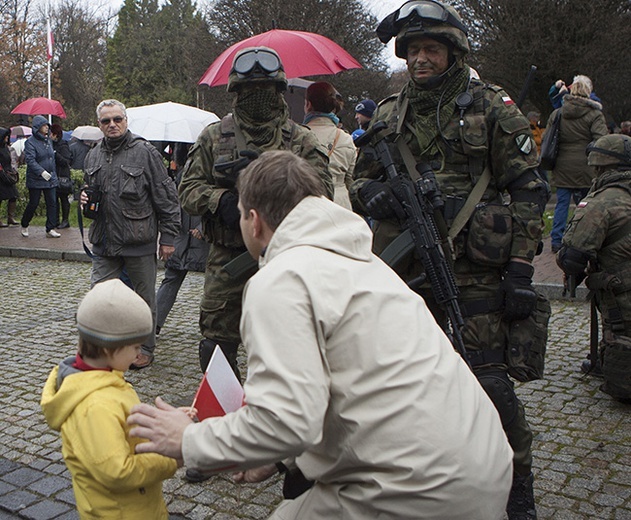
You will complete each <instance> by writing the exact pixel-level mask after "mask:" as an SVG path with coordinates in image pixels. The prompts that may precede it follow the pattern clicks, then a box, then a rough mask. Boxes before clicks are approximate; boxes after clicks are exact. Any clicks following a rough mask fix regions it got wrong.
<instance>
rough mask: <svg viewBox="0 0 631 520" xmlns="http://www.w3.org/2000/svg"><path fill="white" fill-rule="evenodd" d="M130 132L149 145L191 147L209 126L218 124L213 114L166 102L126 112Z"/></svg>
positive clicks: (217, 119) (130, 109)
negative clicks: (143, 139)
mask: <svg viewBox="0 0 631 520" xmlns="http://www.w3.org/2000/svg"><path fill="white" fill-rule="evenodd" d="M127 121H128V123H129V129H130V130H131V131H132V132H133V133H134V134H138V135H139V136H141V137H144V138H145V139H147V140H148V141H165V142H170V143H194V142H195V141H196V140H197V136H198V135H199V134H200V133H201V131H202V130H203V129H204V128H206V126H208V125H209V124H210V123H214V122H215V121H219V118H218V117H217V116H216V115H215V114H213V113H212V112H206V111H205V110H201V109H199V108H195V107H191V106H188V105H181V104H180V103H173V102H171V101H168V102H166V103H157V104H155V105H145V106H142V107H134V108H128V109H127Z"/></svg>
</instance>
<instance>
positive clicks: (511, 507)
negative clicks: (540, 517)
mask: <svg viewBox="0 0 631 520" xmlns="http://www.w3.org/2000/svg"><path fill="white" fill-rule="evenodd" d="M533 480H534V477H533V475H532V473H530V474H529V475H527V476H523V475H515V476H514V477H513V487H511V490H510V495H509V496H508V505H507V506H506V514H507V515H508V520H537V510H536V509H535V494H534V491H533V489H532V483H533Z"/></svg>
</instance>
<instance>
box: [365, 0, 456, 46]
mask: <svg viewBox="0 0 631 520" xmlns="http://www.w3.org/2000/svg"><path fill="white" fill-rule="evenodd" d="M414 20H422V21H425V22H430V23H437V24H438V23H446V24H449V25H451V26H453V27H456V28H458V29H460V30H461V31H462V32H463V33H465V34H467V28H466V27H465V26H464V24H463V23H462V22H461V21H460V20H459V19H458V18H457V17H455V16H454V15H453V14H452V13H450V12H449V11H448V10H447V9H446V8H445V6H444V5H442V4H440V3H438V2H434V1H433V0H411V1H410V2H406V3H405V4H403V5H402V6H401V7H400V8H399V9H398V10H397V11H395V12H394V13H392V14H390V15H388V16H387V17H386V18H384V20H382V22H381V23H380V24H379V27H378V28H377V36H378V37H379V39H380V40H381V41H382V42H383V43H388V41H390V39H391V38H394V37H395V36H396V35H397V34H398V32H399V30H401V28H402V27H404V26H405V25H407V24H408V23H410V22H413V21H414Z"/></svg>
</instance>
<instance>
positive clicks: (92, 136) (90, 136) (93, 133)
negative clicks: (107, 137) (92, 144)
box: [72, 125, 103, 141]
mask: <svg viewBox="0 0 631 520" xmlns="http://www.w3.org/2000/svg"><path fill="white" fill-rule="evenodd" d="M72 137H76V138H77V139H81V140H82V141H98V140H99V139H103V132H101V129H100V128H97V127H96V126H89V125H86V126H78V127H77V128H75V129H74V130H73V131H72Z"/></svg>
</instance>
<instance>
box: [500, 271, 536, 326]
mask: <svg viewBox="0 0 631 520" xmlns="http://www.w3.org/2000/svg"><path fill="white" fill-rule="evenodd" d="M534 272H535V269H534V267H532V265H530V264H529V263H527V262H525V261H517V260H511V261H510V262H509V263H508V265H507V266H506V269H505V270H504V279H503V280H502V289H503V290H504V314H503V318H504V319H505V320H506V321H517V320H525V319H526V318H528V316H530V315H531V314H532V312H533V311H534V310H535V305H536V303H537V293H536V292H535V290H534V288H533V287H532V275H533V274H534Z"/></svg>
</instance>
